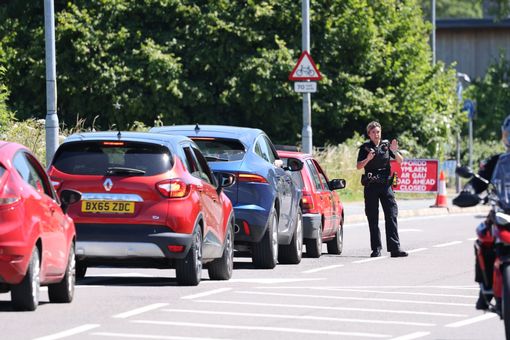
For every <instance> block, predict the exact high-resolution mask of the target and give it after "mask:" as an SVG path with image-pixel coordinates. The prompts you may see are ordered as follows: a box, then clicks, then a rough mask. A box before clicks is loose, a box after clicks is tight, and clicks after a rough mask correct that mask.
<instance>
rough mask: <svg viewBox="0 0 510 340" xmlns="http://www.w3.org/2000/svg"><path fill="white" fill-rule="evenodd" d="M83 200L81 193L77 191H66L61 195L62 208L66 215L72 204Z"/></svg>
mask: <svg viewBox="0 0 510 340" xmlns="http://www.w3.org/2000/svg"><path fill="white" fill-rule="evenodd" d="M79 200H81V193H80V192H79V191H76V190H70V189H64V190H62V192H61V193H60V202H61V204H60V207H61V208H62V211H63V212H64V214H66V213H67V209H68V208H69V206H70V205H71V204H74V203H76V202H78V201H79Z"/></svg>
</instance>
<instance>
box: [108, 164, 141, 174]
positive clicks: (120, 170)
mask: <svg viewBox="0 0 510 340" xmlns="http://www.w3.org/2000/svg"><path fill="white" fill-rule="evenodd" d="M106 174H107V175H145V170H140V169H134V168H123V167H121V166H112V167H109V168H108V169H107V170H106Z"/></svg>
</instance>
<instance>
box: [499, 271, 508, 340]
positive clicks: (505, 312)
mask: <svg viewBox="0 0 510 340" xmlns="http://www.w3.org/2000/svg"><path fill="white" fill-rule="evenodd" d="M501 275H502V278H503V282H502V287H501V288H502V290H503V292H502V301H501V304H502V314H503V321H504V323H505V337H506V340H510V264H509V263H505V264H504V265H502V268H501Z"/></svg>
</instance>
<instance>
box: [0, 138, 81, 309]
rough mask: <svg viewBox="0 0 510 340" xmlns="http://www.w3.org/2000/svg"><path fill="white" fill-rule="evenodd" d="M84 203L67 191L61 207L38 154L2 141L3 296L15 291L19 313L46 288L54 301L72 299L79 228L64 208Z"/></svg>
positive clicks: (33, 306) (32, 306)
mask: <svg viewBox="0 0 510 340" xmlns="http://www.w3.org/2000/svg"><path fill="white" fill-rule="evenodd" d="M79 199H80V194H79V193H77V192H71V191H65V192H63V193H62V196H61V200H62V203H61V201H60V200H59V198H58V197H57V195H56V193H55V190H54V189H53V186H52V184H51V182H50V179H49V177H48V175H47V174H46V172H45V170H44V168H43V166H42V165H41V164H40V163H39V162H38V161H37V159H36V158H35V156H34V155H33V154H32V153H31V152H30V151H29V150H28V149H27V148H26V147H24V146H22V145H19V144H16V143H8V142H1V141H0V292H4V293H6V292H8V291H9V290H10V291H11V299H12V305H13V308H14V309H15V310H30V311H32V310H35V309H36V308H37V306H38V304H39V287H40V286H41V285H47V286H48V294H49V299H50V302H57V303H65V302H71V301H72V299H73V295H74V282H75V258H74V249H75V248H74V242H75V227H74V223H73V221H72V219H71V218H70V217H68V216H67V215H66V214H65V210H66V208H67V205H68V204H70V203H72V202H76V201H78V200H79Z"/></svg>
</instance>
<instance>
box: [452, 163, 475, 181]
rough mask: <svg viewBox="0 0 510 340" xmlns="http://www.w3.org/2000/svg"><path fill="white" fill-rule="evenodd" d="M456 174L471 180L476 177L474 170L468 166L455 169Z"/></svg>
mask: <svg viewBox="0 0 510 340" xmlns="http://www.w3.org/2000/svg"><path fill="white" fill-rule="evenodd" d="M455 173H456V174H457V175H459V176H460V177H464V178H471V177H473V176H474V173H473V170H471V168H470V167H468V166H458V167H457V168H456V169H455Z"/></svg>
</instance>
